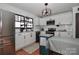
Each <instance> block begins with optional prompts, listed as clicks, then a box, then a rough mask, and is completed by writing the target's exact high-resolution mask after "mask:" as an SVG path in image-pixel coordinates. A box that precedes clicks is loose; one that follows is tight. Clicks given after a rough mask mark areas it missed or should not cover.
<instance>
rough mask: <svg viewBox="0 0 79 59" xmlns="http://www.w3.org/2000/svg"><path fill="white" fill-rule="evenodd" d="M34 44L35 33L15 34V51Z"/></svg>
mask: <svg viewBox="0 0 79 59" xmlns="http://www.w3.org/2000/svg"><path fill="white" fill-rule="evenodd" d="M34 42H35V32H23V33H16V34H15V49H16V51H17V50H19V49H22V48H23V47H26V46H28V45H30V44H32V43H34Z"/></svg>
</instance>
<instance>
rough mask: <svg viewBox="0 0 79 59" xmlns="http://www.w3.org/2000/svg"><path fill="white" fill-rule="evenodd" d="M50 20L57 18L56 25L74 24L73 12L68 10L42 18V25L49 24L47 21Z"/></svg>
mask: <svg viewBox="0 0 79 59" xmlns="http://www.w3.org/2000/svg"><path fill="white" fill-rule="evenodd" d="M49 20H55V25H57V24H72V12H66V13H62V14H58V15H54V16H50V17H45V18H42V19H40V25H47V21H49Z"/></svg>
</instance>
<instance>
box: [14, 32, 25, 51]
mask: <svg viewBox="0 0 79 59" xmlns="http://www.w3.org/2000/svg"><path fill="white" fill-rule="evenodd" d="M23 47H24V36H23V34H21V33H18V34H15V49H16V50H19V49H21V48H23Z"/></svg>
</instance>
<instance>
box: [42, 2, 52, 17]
mask: <svg viewBox="0 0 79 59" xmlns="http://www.w3.org/2000/svg"><path fill="white" fill-rule="evenodd" d="M44 5H45V9H44V10H42V16H49V15H51V9H49V8H47V6H48V3H45V4H44Z"/></svg>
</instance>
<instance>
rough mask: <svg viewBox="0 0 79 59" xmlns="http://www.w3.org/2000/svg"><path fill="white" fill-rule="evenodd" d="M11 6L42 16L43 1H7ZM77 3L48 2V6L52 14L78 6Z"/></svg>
mask: <svg viewBox="0 0 79 59" xmlns="http://www.w3.org/2000/svg"><path fill="white" fill-rule="evenodd" d="M8 4H9V5H11V6H14V7H17V8H20V9H23V10H25V11H28V12H30V13H32V14H34V15H36V16H39V17H41V16H42V10H43V9H44V8H45V6H44V3H8ZM78 5H79V3H48V8H50V9H51V10H52V15H54V14H58V13H62V12H67V11H70V10H72V7H75V6H78Z"/></svg>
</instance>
